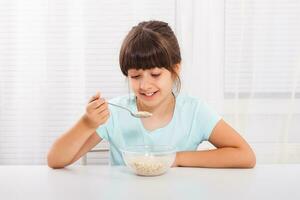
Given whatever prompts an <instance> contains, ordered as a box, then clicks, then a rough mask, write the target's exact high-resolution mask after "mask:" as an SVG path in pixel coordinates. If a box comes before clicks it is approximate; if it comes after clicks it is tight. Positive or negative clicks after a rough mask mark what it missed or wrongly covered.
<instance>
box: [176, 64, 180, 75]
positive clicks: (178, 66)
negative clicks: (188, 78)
mask: <svg viewBox="0 0 300 200" xmlns="http://www.w3.org/2000/svg"><path fill="white" fill-rule="evenodd" d="M180 71H181V63H177V64H175V72H176V73H177V75H178V76H179V74H180Z"/></svg>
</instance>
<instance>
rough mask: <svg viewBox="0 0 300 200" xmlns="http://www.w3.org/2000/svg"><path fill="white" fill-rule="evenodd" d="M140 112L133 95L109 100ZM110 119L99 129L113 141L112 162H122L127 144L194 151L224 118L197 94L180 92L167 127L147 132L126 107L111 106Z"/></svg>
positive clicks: (119, 163) (104, 137)
mask: <svg viewBox="0 0 300 200" xmlns="http://www.w3.org/2000/svg"><path fill="white" fill-rule="evenodd" d="M109 102H111V103H115V104H118V105H123V106H125V107H128V108H130V109H131V110H132V111H137V106H136V99H135V96H134V95H126V96H122V97H118V98H114V99H111V100H109ZM109 109H110V118H109V119H108V120H107V121H106V123H105V124H103V125H101V126H100V127H98V129H97V130H96V131H97V133H98V134H99V136H100V137H101V138H102V139H104V140H107V141H108V142H109V144H110V163H111V164H112V165H123V164H124V161H123V158H122V153H121V151H120V148H122V147H126V146H127V145H143V144H146V145H152V144H156V145H173V146H175V148H176V151H195V150H197V147H198V145H199V144H200V143H201V142H202V141H204V140H208V138H209V136H210V134H211V132H212V130H213V128H214V127H215V125H216V124H217V123H218V121H219V120H220V119H221V117H220V116H219V115H218V114H216V113H215V112H214V111H213V110H212V109H211V108H209V107H208V105H207V104H206V103H205V102H203V101H201V100H199V99H196V98H194V97H191V96H188V95H186V94H179V95H178V96H177V97H176V103H175V110H174V113H173V117H172V120H171V121H170V122H169V123H168V124H167V125H166V126H164V127H162V128H158V129H155V130H153V131H148V130H146V129H145V128H144V126H143V124H142V121H141V119H139V118H135V117H132V116H131V115H130V113H129V112H128V111H126V110H123V109H120V108H117V107H114V106H110V105H109Z"/></svg>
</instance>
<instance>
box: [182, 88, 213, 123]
mask: <svg viewBox="0 0 300 200" xmlns="http://www.w3.org/2000/svg"><path fill="white" fill-rule="evenodd" d="M176 101H177V103H176V104H177V105H176V106H177V107H176V109H178V110H179V111H180V113H181V114H184V115H186V116H187V117H189V118H191V117H192V118H193V117H195V116H197V117H200V118H202V119H203V118H206V117H209V116H212V115H213V116H217V115H219V114H218V113H217V112H216V111H215V109H214V108H212V107H211V106H209V105H208V104H207V102H206V101H205V100H203V99H201V98H198V97H194V96H191V95H189V94H187V93H183V94H179V95H178V96H177V98H176Z"/></svg>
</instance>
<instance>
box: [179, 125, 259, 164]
mask: <svg viewBox="0 0 300 200" xmlns="http://www.w3.org/2000/svg"><path fill="white" fill-rule="evenodd" d="M209 142H210V143H212V144H213V145H214V146H215V147H217V149H213V150H204V151H190V152H178V153H177V155H176V160H175V166H182V167H184V166H189V167H212V168H225V167H232V168H253V167H254V166H255V163H256V159H255V154H254V152H253V151H252V149H251V147H250V146H249V145H248V143H247V142H246V141H245V140H244V139H243V138H242V137H241V136H240V135H239V134H238V133H237V132H236V131H235V130H234V129H233V128H232V127H230V126H229V125H228V124H227V123H226V122H225V121H224V120H220V121H219V122H218V123H217V125H216V126H215V128H214V130H213V132H212V133H211V135H210V137H209Z"/></svg>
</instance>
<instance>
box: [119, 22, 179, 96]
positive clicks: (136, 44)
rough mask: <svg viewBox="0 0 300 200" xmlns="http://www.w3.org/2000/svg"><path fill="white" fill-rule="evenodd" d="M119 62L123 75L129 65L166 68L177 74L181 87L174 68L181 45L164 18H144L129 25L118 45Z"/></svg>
mask: <svg viewBox="0 0 300 200" xmlns="http://www.w3.org/2000/svg"><path fill="white" fill-rule="evenodd" d="M119 62H120V68H121V71H122V73H123V74H124V75H125V76H128V70H129V69H143V70H146V69H151V68H154V67H158V68H165V69H167V70H169V71H170V72H171V74H172V75H173V76H174V77H176V79H177V82H176V87H177V90H178V92H179V90H180V85H181V84H180V78H179V76H178V74H177V73H176V71H175V67H176V66H175V65H176V64H180V62H181V55H180V48H179V45H178V41H177V38H176V36H175V34H174V32H173V31H172V29H171V28H170V26H169V25H168V23H166V22H162V21H144V22H141V23H139V24H138V25H137V26H134V27H132V29H131V30H130V31H129V33H128V34H127V36H126V37H125V39H124V41H123V44H122V46H121V50H120V57H119Z"/></svg>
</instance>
